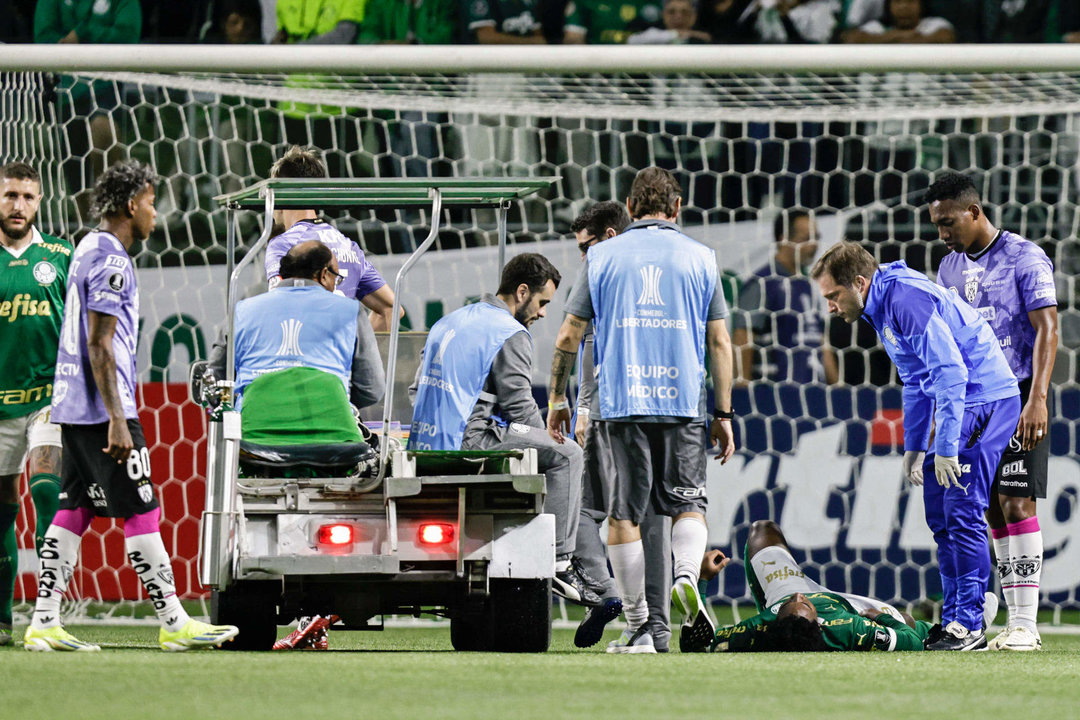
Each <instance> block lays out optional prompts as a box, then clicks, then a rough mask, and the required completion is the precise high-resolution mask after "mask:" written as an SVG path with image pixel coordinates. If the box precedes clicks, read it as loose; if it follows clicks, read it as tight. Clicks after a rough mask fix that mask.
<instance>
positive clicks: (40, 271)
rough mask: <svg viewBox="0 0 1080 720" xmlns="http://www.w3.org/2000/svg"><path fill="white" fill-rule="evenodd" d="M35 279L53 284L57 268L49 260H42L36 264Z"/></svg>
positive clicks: (44, 283) (43, 283)
mask: <svg viewBox="0 0 1080 720" xmlns="http://www.w3.org/2000/svg"><path fill="white" fill-rule="evenodd" d="M34 279H35V280H37V281H38V282H39V283H40V284H42V285H52V283H53V281H54V280H56V268H55V267H54V266H53V264H52V263H51V262H49V261H48V260H42V261H41V262H39V263H38V264H37V265H35V266H34Z"/></svg>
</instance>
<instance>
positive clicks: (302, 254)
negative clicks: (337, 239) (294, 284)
mask: <svg viewBox="0 0 1080 720" xmlns="http://www.w3.org/2000/svg"><path fill="white" fill-rule="evenodd" d="M333 259H334V254H333V253H332V252H331V251H330V248H328V247H326V246H325V245H323V244H322V243H321V242H319V241H318V240H311V241H309V242H302V243H300V244H299V245H293V246H292V247H291V248H289V252H287V253H285V257H283V258H281V267H280V269H279V270H278V274H279V275H280V276H281V279H282V280H286V279H288V278H303V279H304V280H314V279H315V278H316V277H317V276H318V274H319V273H321V272H322V271H323V270H324V269H326V268H328V267H329V266H330V261H331V260H333Z"/></svg>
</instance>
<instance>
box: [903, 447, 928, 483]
mask: <svg viewBox="0 0 1080 720" xmlns="http://www.w3.org/2000/svg"><path fill="white" fill-rule="evenodd" d="M924 457H926V453H924V452H921V451H919V450H908V451H907V452H906V453H904V477H906V478H907V479H908V480H910V481H911V484H912V485H922V482H923V475H922V464H923V458H924Z"/></svg>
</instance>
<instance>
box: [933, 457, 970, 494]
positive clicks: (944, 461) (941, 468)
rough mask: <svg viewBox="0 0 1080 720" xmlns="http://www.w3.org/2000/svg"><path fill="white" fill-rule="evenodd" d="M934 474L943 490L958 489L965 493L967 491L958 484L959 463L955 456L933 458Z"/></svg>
mask: <svg viewBox="0 0 1080 720" xmlns="http://www.w3.org/2000/svg"><path fill="white" fill-rule="evenodd" d="M934 474H935V475H937V481H938V485H940V486H941V487H943V488H947V487H949V485H952V486H953V487H958V488H961V489H963V490H964V492H965V493H966V492H967V489H966V488H964V486H963V485H961V484H960V475H961V472H960V463H959V462H958V461H957V459H956V456H955V455H953V456H952V457H949V456H946V455H935V456H934Z"/></svg>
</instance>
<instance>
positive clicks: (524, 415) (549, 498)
mask: <svg viewBox="0 0 1080 720" xmlns="http://www.w3.org/2000/svg"><path fill="white" fill-rule="evenodd" d="M561 279H562V277H561V276H560V275H559V271H558V270H556V269H555V266H554V265H552V264H551V263H550V262H549V261H548V260H547V259H546V258H545V257H544V256H542V255H539V254H537V253H525V254H522V255H518V256H517V257H515V258H513V259H512V260H510V262H508V263H506V267H505V268H503V272H502V279H501V281H500V283H499V290H498V292H497V293H495V294H494V295H489V294H485V295H484V296H483V297H481V298H480V302H478V303H473V304H471V305H466V306H465V307H463V308H460V309H458V310H455V311H454V312H452V313H450V314H449V315H447V316H446V317H444V318H442V319H441V320H439V322H437V323H435V325H434V326H433V327H432V328H431V331H430V332H429V333H428V338H427V343H426V344H425V345H424V350H423V353H422V356H421V359H420V367H419V368H417V371H416V380H415V381H414V382H413V385H412V387H411V388H410V389H409V395H410V397H411V398H412V399H413V406H414V410H413V418H412V427H411V429H410V432H409V449H410V450H518V449H525V448H535V449H536V451H537V460H538V463H539V466H540V471H541V472H542V473H544V475H545V476H546V478H547V495H546V497H545V499H544V512H546V513H551V514H552V515H554V516H555V579H554V583H553V589H554V591H555V593H556V594H558V595H560V596H561V597H565V598H566V599H568V600H570V601H572V602H577V603H581V604H584V605H598V604H600V598H599V597H598V596H597V595H596V593H595V592H593V591H591V590H589V588H588V587H587V585H588V584H590V583H589V582H588V580H589V579H586V578H583V577H582V576H581V575H580V573H579V569H580V566H579V565H578V564H576V563H575V564H571V560H572V557H573V554H574V549H575V546H576V537H577V527H578V515H579V513H580V512H581V472H582V467H583V462H584V461H583V459H582V453H581V448H580V447H579V446H578V445H577V444H575V443H559V442H556V441H555V440H554V439H552V438H551V437H550V436H549V435H548V433H547V430H546V427H545V424H544V419H543V418H542V417H541V416H540V408H538V407H537V405H536V400H535V399H533V394H532V356H533V341H532V336H531V335H530V334H529V326H530V325H532V324H533V322H535V321H536V320H539V319H540V318H542V317H544V316H545V315H546V313H547V305H548V303H550V302H551V298H552V296H553V295H554V294H555V290H556V289H557V288H558V287H559V281H560V280H561Z"/></svg>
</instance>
